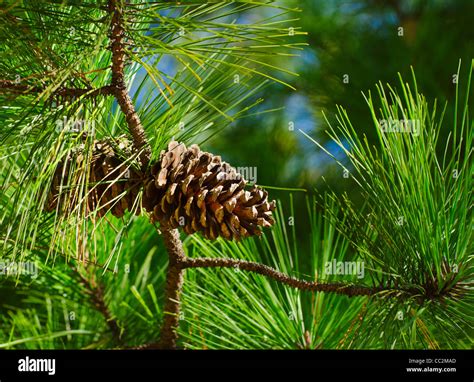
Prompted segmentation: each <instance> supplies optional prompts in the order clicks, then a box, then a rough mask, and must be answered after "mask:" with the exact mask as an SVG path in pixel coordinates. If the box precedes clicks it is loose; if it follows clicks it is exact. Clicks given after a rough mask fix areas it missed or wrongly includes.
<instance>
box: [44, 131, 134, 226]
mask: <svg viewBox="0 0 474 382" xmlns="http://www.w3.org/2000/svg"><path fill="white" fill-rule="evenodd" d="M92 145H93V146H92V156H91V157H90V160H88V161H86V157H87V155H86V153H85V145H84V144H82V145H81V146H79V147H78V148H76V149H74V150H73V151H71V153H70V154H69V155H68V156H67V157H66V158H65V159H64V160H63V161H61V162H60V163H59V164H58V166H57V168H56V170H55V173H54V177H53V182H52V184H51V189H50V191H49V194H48V199H47V201H46V204H45V210H46V211H47V212H51V211H54V210H56V209H57V207H58V204H59V211H60V213H63V214H66V215H67V214H70V213H71V212H72V211H73V210H74V209H75V207H76V206H77V204H79V202H80V201H81V200H82V199H83V198H84V196H86V200H87V203H86V206H87V211H86V213H90V212H91V211H95V210H97V214H98V216H103V215H105V214H106V213H107V212H111V213H112V214H113V215H115V216H117V217H122V216H123V215H124V213H125V211H126V210H127V209H128V210H132V209H133V208H134V209H135V211H136V213H139V211H140V208H139V206H138V203H137V202H136V200H137V196H138V193H139V191H140V189H141V186H142V183H143V177H142V176H141V175H140V172H139V171H136V170H134V169H133V168H132V166H130V162H128V163H125V161H126V160H127V158H125V156H126V157H128V158H130V157H131V156H132V155H133V152H132V148H131V147H132V145H131V144H130V142H129V141H128V140H127V139H126V138H125V137H119V138H117V139H115V140H112V139H104V140H96V141H94V142H93V143H92ZM119 152H120V156H119V154H118V153H119ZM84 179H88V180H87V187H86V189H84V187H83V183H84Z"/></svg>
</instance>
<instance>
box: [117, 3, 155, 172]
mask: <svg viewBox="0 0 474 382" xmlns="http://www.w3.org/2000/svg"><path fill="white" fill-rule="evenodd" d="M109 11H110V12H111V14H112V21H111V30H110V45H111V50H112V87H113V88H114V95H115V98H116V99H117V103H118V104H119V106H120V109H121V110H122V112H123V114H124V115H125V120H126V121H127V125H128V128H129V130H130V133H131V134H132V137H133V144H134V146H135V149H136V150H137V152H140V161H141V164H142V166H143V167H144V168H145V167H146V166H147V165H148V162H149V161H150V157H151V148H150V145H149V144H148V141H147V139H146V136H145V130H144V129H143V126H142V124H141V121H140V118H139V116H138V114H137V112H136V110H135V106H134V105H133V102H132V99H131V98H130V95H129V94H128V91H127V86H126V84H125V71H124V69H125V58H126V55H125V49H124V42H123V38H124V35H125V29H124V26H123V13H122V8H121V6H120V1H118V0H110V1H109Z"/></svg>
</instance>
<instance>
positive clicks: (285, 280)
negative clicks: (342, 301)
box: [183, 258, 385, 297]
mask: <svg viewBox="0 0 474 382" xmlns="http://www.w3.org/2000/svg"><path fill="white" fill-rule="evenodd" d="M183 267H184V268H185V269H186V268H234V269H239V270H242V271H247V272H253V273H257V274H259V275H262V276H267V277H269V278H271V279H273V280H276V281H278V282H280V283H282V284H285V285H288V286H290V287H292V288H296V289H301V290H306V291H311V292H329V293H336V294H342V295H346V296H349V297H353V296H372V295H374V294H376V293H378V292H381V291H383V290H385V289H384V288H381V287H369V286H366V285H355V284H347V283H318V282H310V281H305V280H300V279H296V278H294V277H291V276H288V275H285V274H284V273H281V272H279V271H277V270H276V269H274V268H272V267H269V266H268V265H264V264H260V263H256V262H252V261H245V260H236V259H219V258H196V259H191V258H186V259H185V261H184V263H183Z"/></svg>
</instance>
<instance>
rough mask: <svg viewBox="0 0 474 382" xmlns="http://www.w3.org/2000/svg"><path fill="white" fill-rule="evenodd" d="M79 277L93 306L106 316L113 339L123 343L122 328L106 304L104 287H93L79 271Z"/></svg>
mask: <svg viewBox="0 0 474 382" xmlns="http://www.w3.org/2000/svg"><path fill="white" fill-rule="evenodd" d="M76 274H77V275H78V276H79V279H80V281H81V284H83V285H84V287H85V288H86V290H87V294H89V296H90V297H91V301H92V305H93V306H94V308H95V309H96V310H97V311H98V312H100V313H101V314H102V316H104V319H105V322H106V323H107V325H108V327H109V329H110V332H111V333H112V337H113V339H114V341H115V342H116V343H119V344H120V343H121V342H122V340H121V338H120V337H121V336H120V327H119V325H118V323H117V321H116V320H115V319H114V318H113V317H112V314H111V313H110V310H109V308H108V306H107V304H106V302H105V296H104V287H103V285H101V284H98V285H93V284H92V283H91V281H90V280H88V279H86V278H85V277H84V276H83V275H82V274H80V273H79V271H76Z"/></svg>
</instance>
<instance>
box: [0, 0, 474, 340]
mask: <svg viewBox="0 0 474 382" xmlns="http://www.w3.org/2000/svg"><path fill="white" fill-rule="evenodd" d="M130 3H131V4H130V5H128V6H127V10H125V11H124V12H125V13H124V18H125V21H126V23H125V30H126V38H127V42H128V43H129V45H128V47H127V55H128V57H129V61H128V62H127V73H126V76H127V82H128V83H129V84H130V91H131V93H132V95H133V101H134V103H135V105H137V111H138V114H139V116H140V119H141V121H142V123H143V125H144V128H145V130H146V133H147V136H148V137H149V138H150V143H151V145H152V152H153V158H156V157H157V155H159V152H160V150H161V149H163V148H164V147H165V146H166V144H167V143H168V142H169V141H170V139H171V138H172V137H175V138H177V139H179V140H182V141H184V142H186V143H189V142H193V143H194V142H197V143H201V142H204V141H206V140H207V139H208V138H209V137H211V136H213V135H215V134H217V133H218V132H220V131H221V130H222V129H223V128H224V127H226V126H229V125H230V124H232V123H233V122H234V121H235V120H237V119H242V118H246V117H249V116H254V115H255V114H262V115H266V114H265V110H264V108H263V107H262V100H261V99H259V98H258V97H259V95H260V94H261V91H262V90H263V89H266V87H267V85H268V84H269V83H270V82H272V81H273V82H277V83H279V84H280V85H288V84H287V82H288V81H287V80H286V77H285V76H286V75H288V74H291V72H292V70H290V69H288V68H285V69H283V70H279V69H278V68H277V67H276V65H275V64H274V62H273V61H272V60H271V57H273V58H275V57H279V58H282V59H284V60H286V59H288V58H289V57H291V56H292V54H293V53H294V52H295V51H298V50H299V49H301V44H300V43H298V42H295V40H293V38H292V37H294V35H291V34H289V33H288V28H290V27H292V23H293V22H294V21H295V20H294V19H291V18H288V14H289V12H291V11H293V10H291V9H287V8H282V7H279V6H277V5H276V4H275V3H272V2H267V1H235V2H210V3H202V2H194V1H181V2H179V3H178V2H146V3H143V2H139V1H133V2H130ZM2 6H3V4H2ZM257 7H258V9H265V11H264V12H262V13H259V14H258V15H259V16H261V17H260V19H258V20H255V18H254V15H255V14H254V13H251V11H252V12H253V11H254V8H257ZM109 23H110V14H109V12H108V11H107V9H106V7H105V2H99V3H97V2H88V1H86V2H81V3H80V4H79V3H78V2H76V1H66V2H57V1H46V0H43V1H38V2H29V1H19V2H18V1H12V2H7V4H6V7H4V8H3V9H2V12H0V35H1V36H2V40H1V42H0V48H1V49H0V71H1V72H2V73H5V75H6V76H7V78H6V80H9V81H15V80H16V78H19V83H20V84H22V85H25V86H26V87H25V88H24V90H23V91H22V92H20V93H17V94H14V95H11V94H10V95H7V94H5V93H4V92H0V107H1V108H2V113H1V114H0V125H1V126H2V128H1V129H0V143H1V146H0V169H1V171H0V262H2V264H10V263H11V262H13V261H15V262H17V263H18V262H29V263H31V264H35V265H36V266H37V267H38V269H39V273H38V276H37V277H36V278H30V277H28V276H24V275H20V276H18V277H14V276H8V277H4V275H0V276H1V278H0V348H9V349H11V348H27V349H36V348H40V349H44V348H60V349H63V348H82V349H84V348H94V349H95V348H124V347H135V346H139V345H143V344H146V343H152V342H155V341H157V340H158V336H159V333H158V328H159V327H160V324H161V322H162V318H163V308H162V306H163V299H164V296H163V289H164V282H165V271H166V267H167V260H166V251H165V249H164V247H163V245H162V243H161V241H160V239H159V235H158V234H157V233H156V231H155V229H154V228H155V227H152V226H151V225H150V224H149V222H148V219H147V218H146V217H145V216H140V217H136V216H133V215H132V214H127V215H126V216H125V217H124V218H122V219H116V218H114V217H111V216H105V217H104V218H100V219H99V218H97V216H96V212H97V211H94V212H92V213H89V214H86V212H85V203H84V201H85V200H86V198H87V194H88V193H89V192H90V190H91V187H93V185H90V184H89V181H88V179H84V178H80V179H75V178H74V177H71V178H70V179H64V187H71V186H72V185H73V184H74V185H75V187H77V190H78V191H77V195H76V199H77V200H76V203H75V206H76V208H75V210H74V213H72V214H71V215H70V216H67V217H64V216H61V214H57V213H52V214H46V213H44V212H43V206H44V203H45V200H46V193H47V191H48V189H49V186H50V183H51V178H52V175H53V173H54V170H55V168H56V166H57V164H58V163H59V162H60V161H61V160H62V159H63V158H64V157H65V156H66V155H67V154H68V153H70V152H71V150H72V149H73V148H74V147H77V145H78V144H79V143H82V142H85V152H86V156H87V152H88V151H89V150H90V147H91V142H92V141H93V140H94V139H96V138H97V139H101V138H103V137H117V136H119V135H122V134H128V129H127V125H126V121H125V119H124V117H123V115H122V114H121V112H120V110H119V108H118V106H117V104H116V102H115V101H114V100H113V99H112V98H107V97H100V96H97V97H87V96H82V97H76V98H72V99H67V100H65V99H61V98H60V97H59V98H58V97H57V93H55V92H56V91H57V90H58V89H61V88H65V87H67V88H70V87H79V88H82V89H94V88H99V87H102V86H105V85H107V84H109V82H110V77H111V72H110V56H111V55H110V52H109V51H108V49H107V47H108V43H109V40H108V35H107V34H108V25H109ZM293 32H295V33H294V34H296V35H299V34H302V33H301V32H300V31H299V29H298V28H295V30H293ZM351 41H352V40H351ZM323 58H324V57H323ZM170 62H171V63H172V64H169V63H170ZM174 69H176V72H175V73H174V72H173V71H174ZM280 69H281V68H280ZM469 69H470V71H469V73H471V72H472V65H471V67H470V68H469ZM278 72H279V74H276V73H278ZM280 75H281V77H280ZM17 76H19V77H17ZM465 82H466V83H467V86H466V88H467V91H466V97H465V98H464V99H463V100H461V98H462V97H461V96H460V95H459V94H462V92H460V91H459V89H457V91H456V99H455V102H453V103H452V105H453V106H452V107H453V110H454V115H453V118H452V119H446V118H444V119H443V116H444V114H445V113H444V112H445V110H449V109H444V108H443V110H442V112H441V113H440V112H439V110H437V109H438V107H437V105H436V103H435V104H434V105H432V106H431V105H429V104H428V102H427V100H426V99H425V98H424V97H423V96H422V95H421V93H420V92H419V91H418V89H417V85H416V82H415V81H413V85H408V84H405V83H404V82H403V81H401V85H400V87H398V90H397V89H395V88H392V87H390V86H388V85H387V86H383V85H381V84H379V86H378V87H377V94H376V95H372V94H371V93H369V94H368V96H367V97H366V101H367V104H368V106H369V112H368V113H367V115H368V116H370V117H371V118H372V120H373V124H372V125H371V133H370V135H368V137H372V138H373V137H376V140H374V139H372V138H367V137H366V136H364V135H362V134H361V132H360V131H359V129H361V127H359V126H358V125H356V124H355V125H354V126H353V125H352V124H351V122H350V121H349V117H348V113H347V112H346V111H345V110H344V109H342V108H339V109H338V110H339V113H338V116H337V117H336V124H333V123H332V121H329V120H328V121H327V122H328V123H329V124H330V125H329V126H330V130H329V135H328V137H329V139H330V140H332V141H334V142H335V143H336V144H337V145H338V147H339V148H340V149H341V150H342V151H343V152H344V153H345V154H346V157H347V160H348V162H347V160H346V161H344V163H340V164H341V165H342V166H343V167H344V168H346V169H347V170H349V172H350V174H351V179H352V181H353V182H354V183H355V184H356V185H357V186H358V188H357V190H358V192H359V193H360V197H361V199H363V200H365V202H366V203H365V205H364V206H363V207H362V208H361V207H360V206H359V205H358V204H357V203H354V201H353V198H351V197H349V196H348V195H340V194H338V193H335V192H332V193H328V194H323V193H322V194H321V195H320V196H321V199H319V200H318V202H316V200H315V199H312V198H308V199H306V206H307V213H306V214H303V213H301V208H299V209H298V207H301V206H297V205H295V204H293V199H292V197H291V198H290V199H291V202H290V204H289V206H287V207H285V205H284V203H283V202H280V203H279V208H278V212H277V216H276V218H277V219H276V220H277V224H276V226H275V227H274V229H273V230H272V231H267V232H266V233H265V235H264V236H263V237H262V238H261V239H249V240H245V241H243V242H240V243H234V242H226V241H224V240H221V239H220V240H217V241H215V242H209V241H207V240H205V239H203V238H202V237H200V236H198V235H194V236H190V237H188V238H187V239H186V240H185V242H184V245H185V251H186V253H187V254H188V255H189V256H190V257H204V256H206V257H230V258H236V259H243V260H252V261H258V262H262V263H265V264H268V265H271V266H273V267H275V268H276V269H278V270H280V271H281V272H283V273H286V274H289V275H292V276H295V277H298V278H303V279H307V280H313V281H314V280H315V281H320V282H341V281H344V282H348V283H356V282H357V283H362V282H363V283H364V284H366V285H369V286H373V287H384V288H386V289H387V290H385V291H384V292H381V293H380V294H379V295H377V296H372V297H370V298H365V297H356V298H354V297H353V298H349V297H347V296H341V295H334V294H323V293H309V292H301V291H298V290H294V289H291V288H289V287H286V286H282V285H280V284H278V283H276V282H275V281H271V280H268V279H266V278H264V277H263V276H259V275H254V274H249V273H246V272H244V271H239V270H233V269H188V270H187V271H186V276H185V277H186V279H185V287H184V292H183V306H182V308H183V316H182V317H180V322H181V326H180V329H179V333H180V336H181V339H180V345H181V346H182V347H185V348H190V349H203V348H206V349H210V348H212V349H254V348H261V349H262V348H275V349H293V348H308V349H314V348H318V349H319V348H325V349H336V348H337V349H342V348H344V349H346V348H350V349H354V348H357V349H358V348H371V349H373V348H469V347H471V346H472V345H471V344H472V337H471V333H472V327H473V321H472V304H473V303H474V301H473V294H472V283H473V264H472V254H473V253H474V248H473V240H472V239H473V237H472V230H471V229H470V227H472V224H473V220H472V188H473V187H472V186H473V185H472V173H473V162H472V161H473V158H472V156H473V153H472V139H473V128H474V125H473V121H472V117H471V116H470V115H469V112H468V105H469V95H470V94H471V92H472V91H471V89H470V76H469V79H468V80H467V81H465ZM328 84H329V85H330V84H331V82H328ZM288 88H291V85H288ZM335 89H336V90H337V86H336V87H335ZM33 90H34V91H33ZM359 90H360V89H359V88H358V89H357V91H359ZM471 100H472V98H471ZM448 107H450V106H448ZM274 118H277V117H274ZM328 119H329V118H328ZM381 119H383V120H386V121H389V120H390V121H391V120H396V121H400V120H403V121H407V120H410V121H414V122H415V125H414V126H415V127H419V128H420V130H419V134H408V133H407V134H406V133H397V134H395V133H393V134H392V133H384V132H382V131H381V128H380V127H381V122H380V120H381ZM58 121H59V123H58ZM62 121H72V122H74V121H82V122H88V123H85V124H83V125H82V128H83V130H84V131H85V132H87V133H88V135H87V138H85V139H84V138H83V137H82V136H81V135H80V134H74V133H71V131H70V130H68V127H67V126H65V125H64V123H63V122H62ZM58 126H59V127H58ZM364 126H365V125H364ZM446 126H447V127H446ZM443 129H444V130H446V129H447V130H449V132H450V133H449V139H448V140H443V135H442V134H441V132H442V131H444V130H443ZM264 131H266V130H264ZM278 137H279V138H278V139H277V138H275V140H280V141H283V142H280V143H281V147H282V151H283V152H288V151H289V149H290V148H291V147H292V146H291V142H290V140H286V135H281V136H280V135H278ZM282 137H283V138H282ZM317 144H318V145H319V147H320V148H321V149H322V150H323V151H326V152H327V153H329V150H328V148H327V147H326V145H325V142H322V143H317ZM440 152H441V153H442V154H441V155H440ZM135 159H136V158H134V157H132V158H130V160H129V165H130V166H137V163H136V161H135ZM275 161H278V158H276V160H275ZM278 163H281V162H278ZM83 165H84V166H87V165H88V162H87V160H86V161H85V162H84V164H83ZM77 173H80V171H78V172H77ZM76 178H77V177H76ZM318 205H319V206H318ZM138 208H139V206H137V209H138ZM290 221H291V222H292V223H293V222H294V225H293V224H290ZM302 232H305V235H307V236H305V237H304V240H301V236H300V235H301V233H302ZM333 260H336V261H361V262H363V264H364V265H365V277H364V278H363V279H362V280H359V279H357V277H356V275H343V276H341V275H334V274H332V275H328V274H327V273H326V272H325V267H326V264H327V263H328V262H331V261H333Z"/></svg>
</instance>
